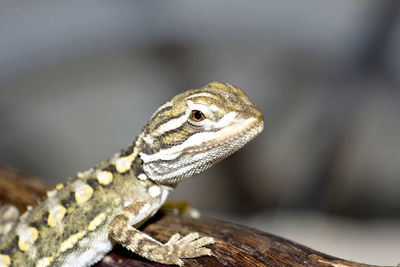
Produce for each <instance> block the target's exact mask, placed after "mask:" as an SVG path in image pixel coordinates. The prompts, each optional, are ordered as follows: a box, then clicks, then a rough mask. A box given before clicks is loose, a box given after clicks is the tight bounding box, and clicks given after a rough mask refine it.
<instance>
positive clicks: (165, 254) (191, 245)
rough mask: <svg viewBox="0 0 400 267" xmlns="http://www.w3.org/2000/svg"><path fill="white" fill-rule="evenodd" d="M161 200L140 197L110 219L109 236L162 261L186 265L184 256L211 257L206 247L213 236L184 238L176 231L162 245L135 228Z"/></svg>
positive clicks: (210, 242)
mask: <svg viewBox="0 0 400 267" xmlns="http://www.w3.org/2000/svg"><path fill="white" fill-rule="evenodd" d="M161 203H162V201H161V198H160V197H159V196H157V197H153V196H151V195H150V194H146V195H143V196H141V197H139V198H138V199H136V200H135V201H134V202H132V203H131V204H130V205H128V206H127V207H125V208H124V209H123V210H121V212H119V213H118V214H117V215H116V216H115V217H114V219H113V220H112V221H111V223H110V225H109V227H108V232H109V235H110V237H111V238H112V239H113V240H115V241H116V242H118V243H120V244H121V245H122V246H124V247H125V248H127V249H129V250H131V251H132V252H135V253H137V254H139V255H140V256H142V257H144V258H146V259H149V260H151V261H155V262H158V263H163V264H176V265H179V266H183V261H182V260H181V259H182V258H194V257H199V256H211V255H212V252H211V250H210V249H208V248H205V247H204V246H206V245H210V244H213V243H215V240H214V239H213V238H212V237H200V235H199V234H198V233H190V234H188V235H186V236H184V237H181V236H180V234H178V233H176V234H174V235H173V236H172V237H171V238H170V240H169V241H168V242H167V243H165V244H163V243H161V242H159V241H157V240H155V239H154V238H152V237H151V236H149V235H147V234H145V233H143V232H141V231H139V230H137V229H136V228H135V227H138V226H139V225H140V224H142V223H143V222H144V221H145V220H147V219H148V218H149V217H151V216H152V215H153V214H154V213H155V212H156V211H157V210H158V209H159V208H160V205H161Z"/></svg>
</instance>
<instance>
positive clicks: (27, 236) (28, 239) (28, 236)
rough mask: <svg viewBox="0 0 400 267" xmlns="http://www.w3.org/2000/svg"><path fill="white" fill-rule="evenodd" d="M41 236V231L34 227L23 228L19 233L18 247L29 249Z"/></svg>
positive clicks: (24, 249) (23, 249)
mask: <svg viewBox="0 0 400 267" xmlns="http://www.w3.org/2000/svg"><path fill="white" fill-rule="evenodd" d="M38 236H39V232H38V230H37V229H36V228H34V227H26V228H23V229H22V230H21V231H20V232H19V234H18V237H19V240H18V247H19V249H20V250H22V251H26V250H28V249H29V248H30V247H31V246H32V244H33V243H34V242H35V241H36V239H37V238H38Z"/></svg>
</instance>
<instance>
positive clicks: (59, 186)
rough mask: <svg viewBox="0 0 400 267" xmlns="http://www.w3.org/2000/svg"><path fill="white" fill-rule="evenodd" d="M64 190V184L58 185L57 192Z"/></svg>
mask: <svg viewBox="0 0 400 267" xmlns="http://www.w3.org/2000/svg"><path fill="white" fill-rule="evenodd" d="M63 188H64V185H63V184H58V185H56V189H57V190H61V189H63Z"/></svg>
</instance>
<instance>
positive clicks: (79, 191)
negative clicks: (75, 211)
mask: <svg viewBox="0 0 400 267" xmlns="http://www.w3.org/2000/svg"><path fill="white" fill-rule="evenodd" d="M92 195H93V188H92V187H90V185H87V184H82V185H79V186H78V187H77V188H76V191H75V200H76V202H78V204H82V203H83V202H85V201H87V200H88V199H89V198H90V197H91V196H92Z"/></svg>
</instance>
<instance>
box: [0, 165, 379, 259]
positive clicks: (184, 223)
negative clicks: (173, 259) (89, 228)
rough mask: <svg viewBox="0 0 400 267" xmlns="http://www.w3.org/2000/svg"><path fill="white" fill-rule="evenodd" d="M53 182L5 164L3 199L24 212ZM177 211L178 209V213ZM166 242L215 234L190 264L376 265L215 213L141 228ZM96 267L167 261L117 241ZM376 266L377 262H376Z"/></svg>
mask: <svg viewBox="0 0 400 267" xmlns="http://www.w3.org/2000/svg"><path fill="white" fill-rule="evenodd" d="M47 189H49V187H48V186H47V185H46V184H44V183H43V182H41V181H40V180H39V179H38V178H35V177H32V176H30V175H27V174H25V173H23V172H21V171H18V170H14V169H10V168H6V167H3V166H0V204H1V205H4V204H6V203H10V204H13V205H16V206H17V207H18V208H19V209H20V210H21V211H24V210H25V209H26V208H25V207H26V206H27V205H34V204H35V203H36V202H37V200H38V199H39V197H41V196H43V195H45V192H46V190H47ZM174 211H175V212H174ZM141 230H143V231H144V232H145V233H147V234H149V235H151V236H152V237H154V238H156V239H157V240H159V241H161V242H166V241H168V240H169V238H170V237H171V236H172V235H173V234H174V233H180V234H181V235H184V234H187V233H190V232H198V233H200V234H201V235H203V236H212V237H214V238H215V239H216V240H217V243H216V244H214V245H211V246H209V248H210V249H211V250H212V252H213V253H214V256H212V257H199V258H194V259H185V260H184V262H185V266H336V267H339V266H360V267H361V266H373V265H368V264H361V263H356V262H352V261H346V260H343V259H339V258H336V257H333V256H329V255H326V254H323V253H320V252H318V251H315V250H313V249H310V248H308V247H305V246H303V245H300V244H297V243H295V242H293V241H290V240H287V239H284V238H281V237H278V236H275V235H272V234H268V233H264V232H261V231H258V230H256V229H251V228H248V227H245V226H242V225H237V224H232V223H228V222H222V221H219V220H215V219H212V218H205V217H202V218H199V219H194V218H191V217H188V216H185V214H184V213H179V214H176V210H174V209H172V210H171V209H162V210H161V211H160V212H158V213H157V214H156V216H154V217H153V218H152V219H150V220H149V221H148V222H147V223H146V224H145V225H143V227H142V228H141ZM96 266H97V267H117V266H118V267H122V266H128V267H129V266H164V265H162V264H157V263H153V262H150V261H148V260H146V259H143V258H140V257H139V256H137V255H136V254H134V253H131V252H130V251H127V250H126V249H124V248H123V247H121V246H119V245H117V246H115V247H114V249H113V250H112V251H111V252H110V253H109V254H108V255H107V256H105V257H104V259H103V260H102V261H101V262H99V263H98V264H96ZM375 266H376V265H375Z"/></svg>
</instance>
